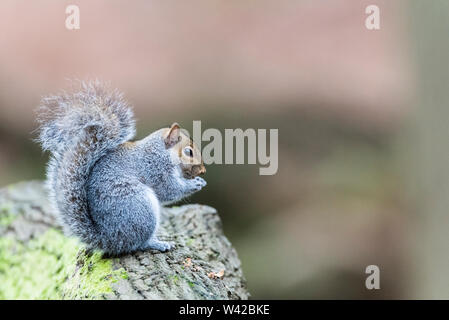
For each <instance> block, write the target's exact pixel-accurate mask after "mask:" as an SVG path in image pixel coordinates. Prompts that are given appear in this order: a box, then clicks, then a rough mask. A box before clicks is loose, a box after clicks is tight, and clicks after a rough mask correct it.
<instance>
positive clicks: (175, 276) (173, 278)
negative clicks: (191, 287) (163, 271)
mask: <svg viewBox="0 0 449 320" xmlns="http://www.w3.org/2000/svg"><path fill="white" fill-rule="evenodd" d="M170 278H171V280H172V281H173V283H174V284H175V285H177V284H178V283H179V276H178V275H176V274H174V275H171V276H170Z"/></svg>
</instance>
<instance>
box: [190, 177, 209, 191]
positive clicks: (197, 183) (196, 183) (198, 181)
mask: <svg viewBox="0 0 449 320" xmlns="http://www.w3.org/2000/svg"><path fill="white" fill-rule="evenodd" d="M206 185H207V182H206V180H204V179H203V178H201V177H195V178H194V179H193V189H194V190H195V191H200V190H201V189H203V188H204V187H205V186H206Z"/></svg>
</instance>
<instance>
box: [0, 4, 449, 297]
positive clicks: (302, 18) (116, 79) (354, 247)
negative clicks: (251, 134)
mask: <svg viewBox="0 0 449 320" xmlns="http://www.w3.org/2000/svg"><path fill="white" fill-rule="evenodd" d="M424 2H425V1H380V0H372V1H363V0H362V1H359V0H354V1H344V0H334V1H307V0H303V1H300V0H292V1H268V0H258V1H249V0H245V1H237V0H235V1H234V0H232V1H218V0H212V1H211V0H208V1H205V0H204V1H195V2H190V1H189V2H187V1H174V0H169V1H147V0H138V1H137V0H136V1H132V2H129V1H125V0H109V1H106V0H93V1H92V0H91V1H87V0H84V1H79V0H73V1H62V0H40V1H24V0H3V1H1V3H0V120H1V121H0V186H6V185H8V184H10V183H14V182H17V181H21V180H30V179H43V178H44V174H45V163H46V161H47V155H46V154H43V153H42V152H41V151H40V148H39V146H38V145H36V144H35V143H34V142H33V141H32V138H33V137H34V134H33V130H34V129H36V123H35V113H34V110H35V108H36V107H37V106H38V104H39V101H40V99H41V97H42V96H45V95H47V94H50V93H57V92H58V91H60V90H61V89H67V88H68V87H69V86H70V82H69V81H68V80H67V79H89V78H99V79H102V80H106V81H110V83H111V85H112V86H113V87H117V88H119V89H120V90H121V91H123V92H124V93H125V96H126V98H127V99H128V100H129V101H130V102H131V103H132V104H133V106H134V108H135V113H136V116H137V118H138V135H139V138H140V137H144V136H145V135H146V134H148V133H150V132H152V131H153V130H155V129H158V128H160V127H163V126H166V125H168V124H169V123H172V122H174V121H178V122H179V123H180V124H181V125H182V126H184V127H185V128H187V129H188V130H191V129H192V121H193V120H201V121H202V128H203V130H205V129H207V128H217V129H219V130H221V131H222V132H224V129H225V128H243V129H246V128H255V129H257V128H266V129H270V128H271V129H279V170H278V173H277V174H276V175H274V176H259V174H258V165H210V166H209V167H208V168H207V174H206V176H205V178H206V180H208V186H207V188H206V189H205V190H204V191H202V192H201V193H199V194H197V195H195V196H194V197H192V198H191V199H190V200H189V201H191V202H199V203H204V204H208V205H210V206H213V207H215V208H217V210H218V212H219V214H220V216H221V217H222V220H223V224H224V229H225V233H226V235H227V236H228V237H229V239H230V241H231V242H232V243H233V245H234V246H235V247H236V249H237V251H238V253H239V256H240V258H241V260H242V263H243V270H244V273H245V276H246V278H247V281H248V287H249V291H250V292H251V293H252V297H253V298H262V299H263V298H268V299H282V298H287V299H302V298H336V299H346V298H354V299H360V298H364V299H369V298H384V299H390V298H421V297H424V298H433V297H437V298H441V297H447V296H449V290H448V289H447V288H449V281H447V280H448V279H446V278H447V276H445V274H444V273H445V272H446V273H447V270H448V268H449V250H448V249H449V248H448V245H447V243H449V241H447V240H449V239H447V238H448V236H447V235H446V234H449V232H447V231H448V230H447V227H446V226H447V225H448V223H449V221H448V218H447V214H446V211H447V210H446V208H447V199H446V198H447V194H448V193H447V191H449V190H448V189H449V188H448V182H447V181H449V177H448V173H447V172H448V170H447V169H446V163H447V160H449V155H448V152H447V151H446V149H447V147H446V143H447V138H448V132H447V131H448V130H447V122H446V120H447V119H448V116H449V113H448V111H447V104H446V102H447V101H449V96H448V94H449V93H448V92H449V90H448V88H447V84H448V83H449V81H448V80H449V77H448V74H449V73H448V70H447V69H448V59H447V58H448V57H449V49H448V46H447V42H448V41H447V31H449V22H448V21H449V17H448V15H449V6H448V4H449V3H448V2H445V1H432V2H431V3H428V4H426V5H425V4H424ZM70 4H76V5H78V6H79V8H80V29H79V30H68V29H66V28H65V19H66V17H67V15H66V14H65V8H66V6H67V5H70ZM371 4H375V5H377V6H378V7H379V8H380V30H368V29H367V28H366V27H365V19H366V18H367V16H368V15H367V14H366V13H365V8H366V7H367V6H368V5H371ZM371 264H374V265H377V266H379V268H380V272H381V277H380V279H381V289H380V290H367V289H366V287H365V279H366V277H367V276H368V275H367V274H365V268H366V267H367V266H368V265H371Z"/></svg>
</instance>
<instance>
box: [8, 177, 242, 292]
mask: <svg viewBox="0 0 449 320" xmlns="http://www.w3.org/2000/svg"><path fill="white" fill-rule="evenodd" d="M159 236H160V238H161V239H162V240H169V241H174V242H175V243H176V244H177V245H176V248H175V249H173V250H172V251H170V252H167V253H160V252H157V251H146V252H136V253H134V254H130V255H126V256H122V257H118V258H104V257H103V256H102V254H101V253H99V252H94V253H87V252H86V250H85V249H84V246H83V245H81V244H80V243H79V242H78V240H76V239H72V238H69V237H66V236H64V235H63V234H62V232H61V228H60V225H59V224H58V221H57V218H56V216H55V214H54V213H52V210H51V209H50V205H49V203H48V200H47V196H46V193H45V191H44V188H43V184H42V183H41V182H25V183H19V184H16V185H13V186H10V187H7V188H5V189H2V190H0V298H3V299H247V298H248V297H249V293H248V291H247V289H246V283H245V279H244V276H243V273H242V269H241V264H240V260H239V259H238V256H237V252H236V251H235V249H234V248H233V247H232V245H231V243H230V242H229V241H228V239H227V238H226V237H225V236H224V234H223V230H222V226H221V221H220V218H219V216H218V214H217V212H216V210H215V209H213V208H211V207H208V206H205V205H197V204H194V205H183V206H180V207H172V208H164V209H163V210H162V217H161V228H160V232H159Z"/></svg>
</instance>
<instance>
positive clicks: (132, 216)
mask: <svg viewBox="0 0 449 320" xmlns="http://www.w3.org/2000/svg"><path fill="white" fill-rule="evenodd" d="M38 110H39V116H38V122H39V123H40V126H39V129H38V132H39V137H38V141H39V142H40V143H41V145H42V148H43V150H44V151H47V150H48V151H50V152H51V157H50V160H49V163H48V166H47V188H48V190H49V195H50V199H51V202H52V204H53V206H54V207H55V209H56V210H57V211H58V215H59V218H60V220H61V223H62V225H63V227H64V231H65V232H66V233H68V234H70V235H75V236H77V237H79V238H80V239H81V241H82V242H84V243H85V244H87V245H88V247H89V248H90V249H100V250H102V251H103V252H104V253H106V254H109V255H120V254H125V253H130V252H133V251H137V250H147V249H155V250H159V251H162V252H163V251H167V250H170V249H171V248H172V247H173V246H174V244H173V243H171V242H164V241H160V240H159V239H158V238H157V237H156V231H157V228H158V223H159V213H160V208H161V205H162V204H169V203H172V202H176V201H178V200H180V199H182V198H184V197H186V196H189V195H191V194H193V193H194V192H197V191H199V190H201V189H202V188H203V187H204V186H205V185H206V181H205V180H204V179H202V178H200V177H199V175H200V174H203V173H205V171H206V169H205V167H204V164H203V161H202V158H201V153H200V150H199V149H198V147H197V146H196V145H195V144H194V143H193V142H192V140H191V139H189V138H188V136H187V135H186V134H184V133H183V132H182V130H181V128H180V127H179V125H178V124H177V123H174V124H172V125H171V126H170V127H169V128H163V129H160V130H158V131H155V132H153V133H152V134H150V135H149V136H147V137H146V138H144V139H142V140H140V141H136V142H131V141H130V140H131V139H133V137H134V135H135V132H136V129H135V120H134V115H133V112H132V109H131V107H130V106H129V104H128V103H127V102H126V101H125V100H124V98H123V95H122V94H121V93H119V92H118V91H117V90H109V88H108V87H107V86H105V85H103V84H102V83H100V82H99V81H93V82H87V83H85V82H81V83H80V89H79V91H74V92H71V93H62V94H60V95H56V96H50V97H47V98H44V99H43V100H42V102H41V106H40V108H39V109H38Z"/></svg>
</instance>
